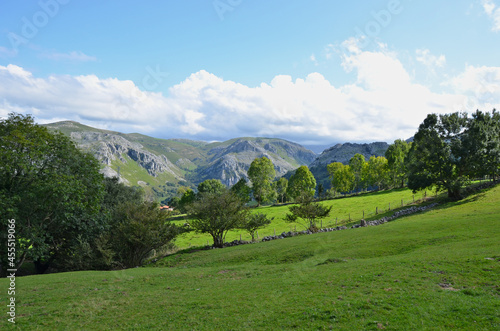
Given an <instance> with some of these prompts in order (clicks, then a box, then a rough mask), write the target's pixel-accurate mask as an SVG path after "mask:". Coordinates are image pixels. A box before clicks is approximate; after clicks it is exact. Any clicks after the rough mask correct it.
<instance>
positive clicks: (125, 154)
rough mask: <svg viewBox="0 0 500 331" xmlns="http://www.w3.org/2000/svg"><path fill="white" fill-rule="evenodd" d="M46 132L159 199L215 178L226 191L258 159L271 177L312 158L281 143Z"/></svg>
mask: <svg viewBox="0 0 500 331" xmlns="http://www.w3.org/2000/svg"><path fill="white" fill-rule="evenodd" d="M46 127H48V128H49V129H50V130H58V131H61V132H63V133H64V134H66V135H68V136H69V137H71V138H72V139H73V140H74V141H75V142H76V143H77V144H78V146H79V147H81V148H82V149H84V150H87V151H90V152H91V153H92V154H94V155H95V156H96V157H97V158H98V159H99V160H100V161H101V163H102V164H103V172H104V173H105V174H106V175H107V176H119V177H120V178H121V180H122V181H124V182H125V183H127V184H129V185H142V186H150V187H151V188H152V189H153V190H154V191H155V192H157V194H158V195H159V196H161V195H168V194H172V193H173V192H174V193H175V191H176V187H177V186H178V185H189V186H195V185H197V184H198V183H200V182H202V181H203V180H205V179H213V178H214V179H219V180H221V181H222V183H224V184H225V185H227V186H231V185H233V184H235V183H236V182H237V181H238V180H239V179H240V178H246V176H247V170H248V168H249V166H250V163H251V162H252V161H253V160H254V159H255V158H257V157H262V156H264V155H265V156H267V157H268V158H269V159H271V161H272V162H273V164H274V166H275V170H276V173H277V176H282V175H284V174H285V173H286V172H288V171H290V170H294V169H296V168H298V167H299V166H301V165H309V164H310V163H312V162H313V161H314V160H315V158H316V154H315V153H313V152H312V151H310V150H308V149H306V148H304V147H302V146H300V145H298V144H295V143H292V142H289V141H286V140H282V139H271V138H236V139H232V140H228V141H225V142H215V143H206V142H201V141H191V140H185V139H157V138H152V137H148V136H145V135H141V134H137V133H133V134H124V133H120V132H113V131H107V130H100V129H96V128H92V127H89V126H85V125H82V124H80V123H77V122H72V121H63V122H58V123H53V124H48V125H46Z"/></svg>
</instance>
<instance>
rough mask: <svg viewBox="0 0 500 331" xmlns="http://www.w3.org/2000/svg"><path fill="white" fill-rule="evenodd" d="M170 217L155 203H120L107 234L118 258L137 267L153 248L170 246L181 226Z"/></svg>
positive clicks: (129, 266)
mask: <svg viewBox="0 0 500 331" xmlns="http://www.w3.org/2000/svg"><path fill="white" fill-rule="evenodd" d="M169 216H170V215H169V213H168V212H166V211H162V210H160V209H159V205H158V204H157V203H155V202H144V203H140V204H137V203H125V204H123V205H121V206H120V208H119V209H118V211H117V214H116V217H117V219H118V221H117V222H116V224H114V226H113V228H112V231H111V233H110V234H111V236H110V242H111V245H112V247H113V249H114V251H115V252H116V257H117V259H118V261H119V262H120V263H121V264H123V265H124V266H125V267H128V268H131V267H136V266H140V265H142V264H143V263H144V261H145V260H146V258H148V257H149V256H150V255H151V253H152V252H153V251H154V250H158V249H161V248H165V247H168V246H170V245H172V241H173V239H174V238H175V237H176V236H177V235H178V234H179V233H181V232H182V229H181V228H180V227H177V226H176V225H175V224H173V223H172V222H171V221H169Z"/></svg>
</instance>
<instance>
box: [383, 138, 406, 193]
mask: <svg viewBox="0 0 500 331" xmlns="http://www.w3.org/2000/svg"><path fill="white" fill-rule="evenodd" d="M410 147H411V144H408V143H407V142H406V141H404V140H401V139H398V140H396V141H394V143H393V144H392V145H390V146H389V148H388V149H387V151H386V152H385V157H386V158H387V165H388V168H389V176H390V178H391V181H392V183H391V184H392V185H398V184H399V185H400V187H404V186H405V181H406V179H407V178H408V176H407V169H406V159H407V157H408V153H409V152H410Z"/></svg>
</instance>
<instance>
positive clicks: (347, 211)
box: [175, 188, 425, 249]
mask: <svg viewBox="0 0 500 331" xmlns="http://www.w3.org/2000/svg"><path fill="white" fill-rule="evenodd" d="M424 195H425V192H418V193H416V194H413V193H412V191H411V190H409V189H407V188H405V189H396V190H391V191H383V192H376V193H370V194H361V195H358V196H351V197H348V198H340V199H334V200H327V201H323V202H322V204H324V205H326V206H332V207H333V208H332V212H331V213H330V216H329V217H327V218H325V219H323V220H322V221H320V222H318V226H320V225H321V224H322V225H323V227H335V226H340V225H345V224H349V223H352V222H356V221H357V222H359V221H360V220H361V219H362V218H363V212H364V218H365V219H366V220H371V219H376V218H381V217H383V216H385V215H386V214H389V213H390V211H389V209H390V210H391V211H394V210H395V209H397V208H401V207H402V204H403V206H407V205H408V204H413V201H415V202H416V203H419V202H421V201H420V200H421V199H423V197H424ZM288 207H289V206H266V207H260V208H255V209H253V210H252V212H253V213H263V214H266V215H267V216H268V217H269V218H274V219H273V221H272V223H271V224H269V225H268V226H266V227H265V228H263V229H261V230H259V231H258V234H259V237H260V238H262V237H264V236H269V235H274V233H276V234H280V233H282V232H288V231H290V230H294V231H295V229H296V230H297V231H302V230H305V228H304V227H303V226H301V225H300V224H290V223H286V222H285V221H284V217H285V214H287V213H288ZM377 209H378V214H377ZM349 219H350V221H349ZM178 223H185V221H179V222H178ZM240 235H241V239H242V240H248V241H250V240H251V236H250V235H249V234H248V233H247V232H245V231H244V230H234V231H230V232H228V234H227V236H226V241H228V242H230V241H233V240H236V239H238V240H239V239H240ZM207 242H208V243H209V244H210V245H211V244H212V243H213V240H212V237H211V236H210V235H209V234H200V233H195V232H190V233H186V234H184V235H182V236H180V237H178V238H177V239H176V242H175V244H176V246H177V247H178V248H180V249H184V248H188V247H191V246H194V247H196V246H204V245H207Z"/></svg>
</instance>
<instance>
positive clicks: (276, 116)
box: [0, 40, 500, 144]
mask: <svg viewBox="0 0 500 331" xmlns="http://www.w3.org/2000/svg"><path fill="white" fill-rule="evenodd" d="M348 46H349V47H347V48H345V49H344V50H343V52H344V53H343V55H342V61H343V62H342V65H343V67H344V69H345V70H346V71H350V72H352V73H353V74H355V75H356V77H357V79H356V81H355V82H354V83H352V84H346V85H343V86H334V85H332V84H331V83H330V82H329V81H328V80H327V79H325V77H324V76H323V75H321V74H319V73H311V74H309V75H307V76H306V77H305V78H298V79H295V80H294V79H292V77H290V76H288V75H280V76H276V77H275V78H274V79H273V80H272V81H271V82H269V83H262V84H261V85H260V86H257V87H248V86H245V85H242V84H239V83H236V82H233V81H227V80H224V79H222V78H220V77H217V76H216V75H214V74H211V73H209V72H207V71H204V70H201V71H199V72H196V73H193V74H192V75H190V76H189V77H188V78H186V79H185V80H184V81H182V82H180V83H179V84H177V85H175V86H172V87H171V88H170V89H169V91H168V92H169V93H168V95H167V96H164V95H162V94H161V93H152V92H144V91H141V90H140V89H139V88H138V87H137V86H136V85H135V84H134V83H133V82H131V81H120V80H117V79H113V78H106V79H102V78H99V77H96V76H94V75H88V76H77V77H73V76H50V77H48V78H37V77H34V76H33V74H32V73H31V72H29V71H26V70H25V69H23V68H20V67H18V66H15V65H8V66H7V67H2V66H0V81H2V84H0V116H5V115H6V114H7V113H8V112H10V111H15V112H21V113H32V114H34V115H35V116H36V118H37V120H38V121H40V122H42V121H43V122H50V121H56V120H60V119H72V120H77V121H81V122H84V123H85V124H88V125H93V126H97V127H101V128H107V129H113V130H118V131H124V132H142V133H146V134H150V135H153V136H157V137H185V138H192V139H204V140H224V139H229V138H234V137H240V136H271V137H281V138H285V139H289V140H292V141H297V142H301V143H318V144H319V143H322V144H324V143H331V142H346V141H388V142H390V141H393V140H395V139H397V138H408V137H410V136H411V135H413V134H414V133H415V131H416V130H417V128H418V125H419V124H420V123H421V122H422V121H423V119H424V118H425V117H426V115H427V114H429V113H432V112H435V113H448V112H454V111H459V110H469V111H474V110H475V108H471V107H469V106H470V96H471V94H473V95H474V97H475V99H474V100H475V101H476V103H477V108H480V109H483V110H486V111H488V110H491V109H492V108H493V102H495V101H498V100H500V83H499V82H500V68H489V67H480V68H476V67H467V68H466V70H465V71H464V72H463V73H462V74H461V75H459V76H457V77H455V78H454V79H452V80H450V81H448V82H446V85H447V86H448V87H450V88H451V92H450V93H448V94H446V93H435V92H433V91H431V90H430V89H429V88H428V87H425V86H423V85H420V84H417V83H415V82H414V81H413V80H412V78H411V77H410V75H409V74H408V72H407V71H406V69H405V68H404V66H403V64H402V63H401V61H400V60H399V59H398V56H397V54H395V53H392V52H390V51H388V49H387V47H386V46H385V45H379V49H378V50H374V51H361V49H359V47H356V43H355V40H350V41H349V45H348ZM424 53H425V52H424ZM427 55H428V54H427ZM438 62H439V61H438ZM479 83H482V86H483V90H481V91H480V92H479V93H477V92H474V89H475V86H477V84H479ZM497 108H498V106H497Z"/></svg>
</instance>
